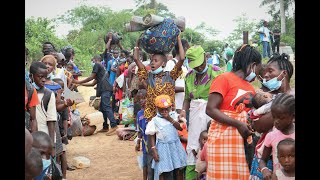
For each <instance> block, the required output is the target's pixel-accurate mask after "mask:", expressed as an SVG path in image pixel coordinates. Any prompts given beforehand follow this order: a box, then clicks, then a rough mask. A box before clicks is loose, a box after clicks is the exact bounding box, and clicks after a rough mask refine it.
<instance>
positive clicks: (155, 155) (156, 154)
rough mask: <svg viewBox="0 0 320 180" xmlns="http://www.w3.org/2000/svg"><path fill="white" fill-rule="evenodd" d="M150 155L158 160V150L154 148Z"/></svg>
mask: <svg viewBox="0 0 320 180" xmlns="http://www.w3.org/2000/svg"><path fill="white" fill-rule="evenodd" d="M152 156H153V159H154V160H155V161H156V162H159V155H158V152H157V150H156V149H154V151H153V153H152Z"/></svg>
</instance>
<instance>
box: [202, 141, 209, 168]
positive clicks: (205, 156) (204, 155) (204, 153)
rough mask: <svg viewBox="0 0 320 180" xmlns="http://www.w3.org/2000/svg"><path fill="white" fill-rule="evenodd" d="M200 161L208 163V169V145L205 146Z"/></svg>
mask: <svg viewBox="0 0 320 180" xmlns="http://www.w3.org/2000/svg"><path fill="white" fill-rule="evenodd" d="M200 160H201V161H205V162H206V167H208V156H207V143H205V144H204V145H203V148H202V151H201V154H200Z"/></svg>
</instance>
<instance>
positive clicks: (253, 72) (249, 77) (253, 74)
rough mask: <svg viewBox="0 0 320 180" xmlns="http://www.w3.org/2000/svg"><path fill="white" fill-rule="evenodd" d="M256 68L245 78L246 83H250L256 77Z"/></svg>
mask: <svg viewBox="0 0 320 180" xmlns="http://www.w3.org/2000/svg"><path fill="white" fill-rule="evenodd" d="M255 69H256V67H254V68H253V70H252V71H251V73H250V74H249V75H248V76H247V77H246V81H248V82H251V81H252V80H253V79H254V78H255V77H256V76H257V75H256V73H255Z"/></svg>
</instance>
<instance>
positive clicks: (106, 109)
mask: <svg viewBox="0 0 320 180" xmlns="http://www.w3.org/2000/svg"><path fill="white" fill-rule="evenodd" d="M111 96H112V91H104V92H102V94H101V101H100V108H99V111H100V112H102V114H103V119H104V122H103V129H107V128H109V125H108V119H109V121H110V126H111V128H113V127H116V126H117V121H116V120H115V119H114V115H113V111H112V108H111V106H110V98H111Z"/></svg>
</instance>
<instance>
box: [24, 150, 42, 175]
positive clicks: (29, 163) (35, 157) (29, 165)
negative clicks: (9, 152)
mask: <svg viewBox="0 0 320 180" xmlns="http://www.w3.org/2000/svg"><path fill="white" fill-rule="evenodd" d="M42 168H43V164H42V157H41V153H40V151H39V150H38V149H37V148H34V147H32V148H31V151H30V153H29V154H28V155H27V160H26V172H29V174H30V175H34V174H33V173H34V172H33V171H35V170H37V171H40V170H42Z"/></svg>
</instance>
